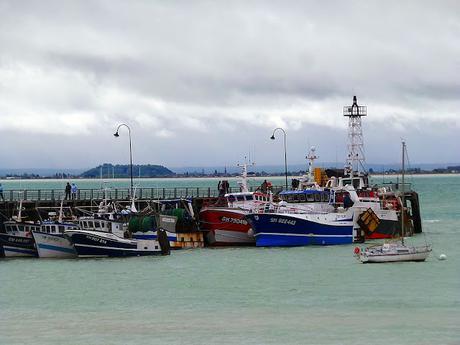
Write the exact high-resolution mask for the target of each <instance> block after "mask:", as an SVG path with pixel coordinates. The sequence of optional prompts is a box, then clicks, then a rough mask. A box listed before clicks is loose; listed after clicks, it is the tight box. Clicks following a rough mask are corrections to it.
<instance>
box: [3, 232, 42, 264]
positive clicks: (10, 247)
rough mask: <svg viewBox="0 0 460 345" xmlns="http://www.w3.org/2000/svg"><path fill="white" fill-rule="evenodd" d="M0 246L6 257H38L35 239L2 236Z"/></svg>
mask: <svg viewBox="0 0 460 345" xmlns="http://www.w3.org/2000/svg"><path fill="white" fill-rule="evenodd" d="M0 245H1V246H2V247H3V254H4V256H5V257H7V258H9V257H37V256H38V254H37V249H36V248H35V241H34V239H33V237H26V236H19V235H9V234H3V233H1V234H0Z"/></svg>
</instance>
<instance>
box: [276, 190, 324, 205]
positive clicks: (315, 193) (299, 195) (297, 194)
mask: <svg viewBox="0 0 460 345" xmlns="http://www.w3.org/2000/svg"><path fill="white" fill-rule="evenodd" d="M329 194H330V193H329V191H326V190H316V189H305V190H288V191H282V192H281V193H279V197H280V198H281V200H282V201H286V202H288V203H311V202H328V201H329Z"/></svg>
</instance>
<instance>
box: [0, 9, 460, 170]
mask: <svg viewBox="0 0 460 345" xmlns="http://www.w3.org/2000/svg"><path fill="white" fill-rule="evenodd" d="M353 95H357V96H358V102H359V103H360V104H362V105H367V106H368V116H367V117H366V118H364V119H363V123H364V125H363V127H364V137H365V145H366V146H365V150H366V158H367V161H368V162H369V163H392V162H398V161H399V160H400V157H399V155H400V153H399V152H400V138H401V137H403V138H405V139H406V141H407V144H408V150H409V155H410V158H411V161H412V162H413V163H417V162H420V163H443V162H460V138H459V132H460V116H459V111H460V5H459V3H458V2H457V1H375V2H374V1H355V2H354V1H314V2H313V1H312V2H308V1H299V2H291V1H264V2H262V1H260V2H259V1H112V0H110V1H108V0H107V1H2V0H0V135H1V139H2V140H1V145H2V146H1V149H0V162H1V163H0V164H1V166H2V168H23V167H56V168H59V167H69V168H70V167H72V168H79V167H91V166H95V165H97V164H99V163H102V162H113V163H127V162H128V159H129V156H128V137H127V132H126V131H125V130H124V129H122V130H121V131H120V137H119V138H117V139H116V138H114V137H113V133H114V131H115V128H116V126H117V125H118V124H119V123H122V122H125V123H127V124H129V125H130V126H131V129H132V135H133V154H134V161H135V163H152V164H163V165H166V166H168V167H179V166H214V165H227V166H229V165H234V164H236V163H237V162H238V161H242V160H243V157H244V156H245V155H248V154H249V153H250V154H251V157H252V158H254V159H255V161H256V163H258V164H280V165H282V164H283V141H282V136H280V134H279V135H277V139H276V140H275V141H272V140H270V139H269V138H270V136H271V134H272V131H273V129H274V128H275V127H283V128H284V129H285V130H286V132H287V146H288V160H289V162H291V163H302V162H304V157H305V155H306V153H307V150H308V146H309V145H315V146H316V147H317V154H318V155H319V156H320V160H321V161H330V162H335V161H336V160H338V161H339V162H341V161H344V160H345V150H346V140H347V133H346V130H347V119H346V118H344V117H343V116H342V107H343V106H344V105H349V104H351V103H352V97H353Z"/></svg>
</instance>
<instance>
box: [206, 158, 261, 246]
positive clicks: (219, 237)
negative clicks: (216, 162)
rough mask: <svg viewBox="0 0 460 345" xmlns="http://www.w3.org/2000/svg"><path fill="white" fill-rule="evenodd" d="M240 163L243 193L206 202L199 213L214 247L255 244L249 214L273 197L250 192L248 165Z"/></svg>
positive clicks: (240, 182)
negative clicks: (246, 217) (248, 219)
mask: <svg viewBox="0 0 460 345" xmlns="http://www.w3.org/2000/svg"><path fill="white" fill-rule="evenodd" d="M238 166H239V167H240V168H241V179H240V181H239V185H240V192H235V193H227V194H225V195H224V196H223V197H222V198H219V200H217V202H214V203H210V204H207V205H205V206H204V207H203V208H202V209H201V210H200V213H199V219H200V228H201V229H202V230H205V231H207V232H208V233H207V241H208V243H209V244H210V245H212V246H244V245H246V246H247V245H254V243H255V239H254V236H253V233H252V230H251V226H250V224H249V223H248V222H247V220H246V219H245V216H246V215H247V214H248V213H249V212H250V211H251V210H253V209H254V208H259V207H260V206H262V205H265V204H266V203H267V202H268V201H269V200H270V197H269V195H268V194H266V193H265V192H259V191H256V192H250V191H249V188H248V164H247V163H246V162H245V163H244V164H241V165H238Z"/></svg>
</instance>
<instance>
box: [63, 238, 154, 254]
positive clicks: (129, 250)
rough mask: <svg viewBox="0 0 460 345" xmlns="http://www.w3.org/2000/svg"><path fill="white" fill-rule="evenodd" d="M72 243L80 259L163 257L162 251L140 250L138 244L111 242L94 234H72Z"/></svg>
mask: <svg viewBox="0 0 460 345" xmlns="http://www.w3.org/2000/svg"><path fill="white" fill-rule="evenodd" d="M70 239H71V242H72V243H73V244H74V246H75V250H76V251H77V254H78V256H80V257H125V256H147V255H162V253H161V251H160V249H156V250H139V249H138V248H137V244H130V243H123V242H119V241H116V240H109V239H107V238H105V237H103V236H98V235H97V233H94V234H84V233H82V234H79V233H75V234H72V236H71V237H70Z"/></svg>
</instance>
